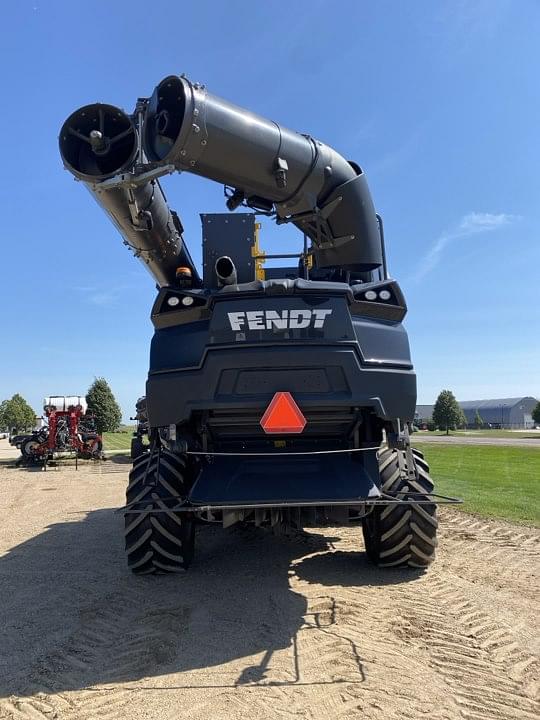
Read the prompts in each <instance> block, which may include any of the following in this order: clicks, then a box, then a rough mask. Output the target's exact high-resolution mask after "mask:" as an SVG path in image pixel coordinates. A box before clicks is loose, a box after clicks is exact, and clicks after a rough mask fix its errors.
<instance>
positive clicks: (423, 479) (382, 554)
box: [362, 448, 437, 568]
mask: <svg viewBox="0 0 540 720" xmlns="http://www.w3.org/2000/svg"><path fill="white" fill-rule="evenodd" d="M400 456H401V457H400ZM412 458H413V467H412V473H410V472H409V468H408V464H407V454H406V453H405V452H404V451H402V450H394V449H390V448H385V449H384V450H382V451H381V452H380V454H379V473H380V479H381V488H382V491H383V492H384V493H390V494H391V495H392V496H394V495H396V494H399V497H400V498H402V499H403V500H407V501H408V502H407V503H403V504H402V503H395V504H389V505H376V506H375V507H374V508H373V510H372V511H371V513H370V514H369V515H367V516H366V517H365V518H364V519H363V521H362V530H363V533H364V543H365V546H366V553H367V555H368V558H369V559H370V560H371V561H372V562H373V563H375V564H376V565H379V566H381V567H416V568H425V567H427V566H428V565H430V564H431V563H432V562H433V560H434V558H435V548H436V547H437V517H436V506H435V504H434V503H432V502H429V500H430V496H429V494H430V493H432V492H433V489H434V486H433V481H432V480H431V477H430V475H429V466H428V464H427V463H426V461H425V460H424V456H423V454H422V453H421V452H420V451H419V450H412Z"/></svg>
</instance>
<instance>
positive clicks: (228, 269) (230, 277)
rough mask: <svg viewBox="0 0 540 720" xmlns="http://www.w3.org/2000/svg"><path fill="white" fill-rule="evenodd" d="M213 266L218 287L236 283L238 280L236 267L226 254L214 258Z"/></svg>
mask: <svg viewBox="0 0 540 720" xmlns="http://www.w3.org/2000/svg"><path fill="white" fill-rule="evenodd" d="M214 268H215V271H216V276H217V280H218V285H219V287H223V286H224V285H236V283H237V281H238V279H237V273H236V267H235V265H234V263H233V261H232V260H231V258H230V257H228V256H227V255H222V256H221V257H219V258H218V259H217V260H216V264H215V266H214Z"/></svg>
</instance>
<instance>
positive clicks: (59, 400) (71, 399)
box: [43, 395, 88, 412]
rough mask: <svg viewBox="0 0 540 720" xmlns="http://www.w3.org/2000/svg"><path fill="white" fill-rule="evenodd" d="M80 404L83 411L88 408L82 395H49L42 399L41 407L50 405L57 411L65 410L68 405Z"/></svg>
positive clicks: (75, 405)
mask: <svg viewBox="0 0 540 720" xmlns="http://www.w3.org/2000/svg"><path fill="white" fill-rule="evenodd" d="M77 406H80V407H81V408H82V411H83V412H86V411H87V409H88V403H87V402H86V398H85V397H84V395H50V396H49V397H46V398H44V399H43V407H45V408H47V407H52V408H54V409H55V410H56V411H57V412H67V411H68V410H69V408H70V407H77Z"/></svg>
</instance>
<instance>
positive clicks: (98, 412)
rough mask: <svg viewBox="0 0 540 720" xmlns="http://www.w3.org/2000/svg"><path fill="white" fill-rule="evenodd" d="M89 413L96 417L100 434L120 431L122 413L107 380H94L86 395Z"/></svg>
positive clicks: (100, 378)
mask: <svg viewBox="0 0 540 720" xmlns="http://www.w3.org/2000/svg"><path fill="white" fill-rule="evenodd" d="M86 402H87V403H88V410H89V412H91V413H93V414H94V415H95V417H96V427H97V430H98V432H100V433H102V432H114V431H115V430H118V427H119V425H120V422H121V420H122V411H121V410H120V406H119V405H118V403H117V402H116V399H115V397H114V395H113V393H112V390H111V388H110V387H109V383H108V382H107V381H106V380H105V378H102V377H99V378H96V379H95V380H94V382H93V383H92V385H90V388H89V389H88V393H87V394H86Z"/></svg>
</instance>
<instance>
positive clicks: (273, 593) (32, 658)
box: [0, 510, 417, 697]
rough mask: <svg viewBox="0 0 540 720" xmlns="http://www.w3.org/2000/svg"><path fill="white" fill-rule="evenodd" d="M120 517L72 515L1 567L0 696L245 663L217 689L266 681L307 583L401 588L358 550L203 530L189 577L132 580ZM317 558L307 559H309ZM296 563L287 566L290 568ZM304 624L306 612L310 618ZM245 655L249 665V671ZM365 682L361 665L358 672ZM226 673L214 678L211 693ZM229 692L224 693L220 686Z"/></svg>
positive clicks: (290, 637) (307, 538) (293, 626)
mask: <svg viewBox="0 0 540 720" xmlns="http://www.w3.org/2000/svg"><path fill="white" fill-rule="evenodd" d="M121 526H122V518H121V516H120V515H119V514H115V513H114V512H113V511H112V510H98V511H94V512H90V513H89V514H87V515H85V516H83V517H82V518H81V515H80V514H74V515H73V517H72V519H70V520H69V521H67V522H62V523H58V524H54V525H51V526H50V527H48V528H47V530H46V531H45V532H43V533H41V534H39V535H37V536H35V537H33V538H32V539H31V540H28V541H27V542H24V543H22V544H20V545H17V546H16V547H14V548H13V549H12V550H11V551H10V552H8V553H7V554H6V555H4V556H3V557H1V558H0V627H1V628H2V635H3V642H2V644H1V651H0V652H1V656H0V696H2V697H5V696H9V695H30V694H35V693H36V692H38V691H40V690H41V691H43V692H46V693H51V692H61V691H66V690H76V689H80V688H86V687H90V686H93V685H98V684H100V685H101V684H104V683H120V682H128V681H132V680H139V679H140V678H142V677H157V676H159V675H163V674H166V673H178V672H184V671H188V670H194V669H198V668H201V669H202V668H206V667H212V666H217V665H223V664H225V663H228V662H230V661H233V660H237V659H241V658H246V663H245V665H244V666H241V668H240V670H238V668H237V671H236V679H233V680H231V679H230V677H229V676H227V677H226V678H223V683H224V685H223V687H230V686H231V683H232V686H234V685H235V684H237V685H238V684H242V683H247V682H264V681H265V678H267V667H268V664H269V662H270V659H271V657H272V655H273V653H275V652H276V651H278V650H280V649H284V648H290V647H292V650H291V674H290V677H285V678H284V680H283V682H284V684H291V683H294V682H295V675H294V664H295V660H294V657H293V655H294V652H295V648H296V645H295V638H296V635H297V633H298V631H299V629H300V628H301V627H302V626H303V625H304V623H305V622H306V613H308V608H307V599H306V597H304V596H303V595H301V594H298V593H296V592H293V591H292V590H291V588H290V585H289V574H290V573H291V572H292V567H291V566H292V565H294V572H295V573H296V574H297V575H298V576H299V577H300V578H301V579H303V580H304V581H307V582H308V583H318V584H322V585H336V584H342V585H347V586H351V585H352V586H356V587H358V586H362V585H364V584H370V585H373V584H377V583H401V582H407V581H410V580H413V579H414V578H415V577H417V576H416V575H415V574H412V575H411V574H409V573H401V572H389V573H388V572H387V573H381V572H379V571H378V570H376V569H374V568H372V567H370V566H368V565H367V563H366V560H365V557H364V554H363V552H361V551H360V548H361V540H360V530H358V537H359V541H358V542H359V551H358V552H351V553H347V552H335V551H333V550H331V541H332V540H333V539H334V540H335V538H332V537H330V535H331V534H333V533H332V531H329V532H328V533H327V536H326V537H325V536H324V535H321V534H298V535H294V536H283V537H281V536H274V535H272V534H271V533H269V532H266V531H263V530H256V529H250V528H232V529H230V530H222V529H220V528H214V527H203V528H201V530H200V531H199V532H198V554H197V559H196V562H195V563H194V564H193V565H192V567H191V569H190V571H189V573H187V574H185V575H174V576H146V577H134V576H132V575H130V574H128V572H127V569H126V567H125V561H124V555H123V548H122V527H121ZM314 553H315V554H314ZM295 561H296V562H295ZM309 612H310V613H311V611H309ZM253 655H257V660H256V662H254V659H253V657H252V656H253ZM358 672H359V681H361V679H362V672H363V671H362V668H361V664H360V665H359V667H358ZM222 676H223V669H221V670H220V673H219V674H217V675H216V678H217V679H216V686H218V687H220V686H221V685H220V684H219V683H220V678H222ZM227 683H228V684H227Z"/></svg>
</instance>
